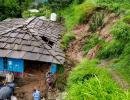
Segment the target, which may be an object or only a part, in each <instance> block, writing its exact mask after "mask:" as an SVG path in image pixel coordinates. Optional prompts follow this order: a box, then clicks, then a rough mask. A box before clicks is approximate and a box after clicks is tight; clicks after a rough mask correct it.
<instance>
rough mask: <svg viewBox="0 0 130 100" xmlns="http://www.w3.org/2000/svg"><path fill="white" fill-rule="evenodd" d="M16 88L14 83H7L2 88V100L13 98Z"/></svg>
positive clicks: (0, 99)
mask: <svg viewBox="0 0 130 100" xmlns="http://www.w3.org/2000/svg"><path fill="white" fill-rule="evenodd" d="M14 88H15V84H14V83H10V84H5V85H3V86H2V87H1V88H0V100H4V99H7V100H11V96H12V94H13V91H14Z"/></svg>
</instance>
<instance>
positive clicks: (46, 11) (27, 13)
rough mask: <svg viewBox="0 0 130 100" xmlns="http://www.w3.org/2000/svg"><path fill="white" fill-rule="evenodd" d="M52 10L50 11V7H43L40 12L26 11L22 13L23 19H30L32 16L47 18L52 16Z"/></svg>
mask: <svg viewBox="0 0 130 100" xmlns="http://www.w3.org/2000/svg"><path fill="white" fill-rule="evenodd" d="M51 12H52V11H51V10H50V9H49V7H47V6H45V5H43V6H42V7H41V8H40V9H39V12H30V11H28V10H27V11H24V12H23V13H22V17H23V18H29V17H32V16H37V17H39V16H46V17H49V16H50V15H51Z"/></svg>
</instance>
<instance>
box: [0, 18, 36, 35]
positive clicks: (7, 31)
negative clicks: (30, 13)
mask: <svg viewBox="0 0 130 100" xmlns="http://www.w3.org/2000/svg"><path fill="white" fill-rule="evenodd" d="M34 19H36V17H31V18H29V19H28V20H27V21H25V23H24V24H23V25H18V26H15V27H13V28H11V29H8V30H6V31H5V32H3V33H1V34H0V36H1V35H5V34H7V33H9V32H11V31H13V30H16V29H18V28H23V27H26V26H27V25H29V24H30V23H31V22H32V21H33V20H34Z"/></svg>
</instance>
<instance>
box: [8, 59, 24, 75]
mask: <svg viewBox="0 0 130 100" xmlns="http://www.w3.org/2000/svg"><path fill="white" fill-rule="evenodd" d="M7 66H8V71H12V72H21V73H22V72H24V60H22V59H13V58H8V64H7Z"/></svg>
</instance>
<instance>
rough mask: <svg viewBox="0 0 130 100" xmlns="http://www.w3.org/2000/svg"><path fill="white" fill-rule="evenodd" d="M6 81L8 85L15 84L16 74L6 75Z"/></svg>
mask: <svg viewBox="0 0 130 100" xmlns="http://www.w3.org/2000/svg"><path fill="white" fill-rule="evenodd" d="M5 81H6V82H7V83H11V82H13V81H14V74H13V73H11V72H9V73H7V74H6V79H5Z"/></svg>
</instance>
